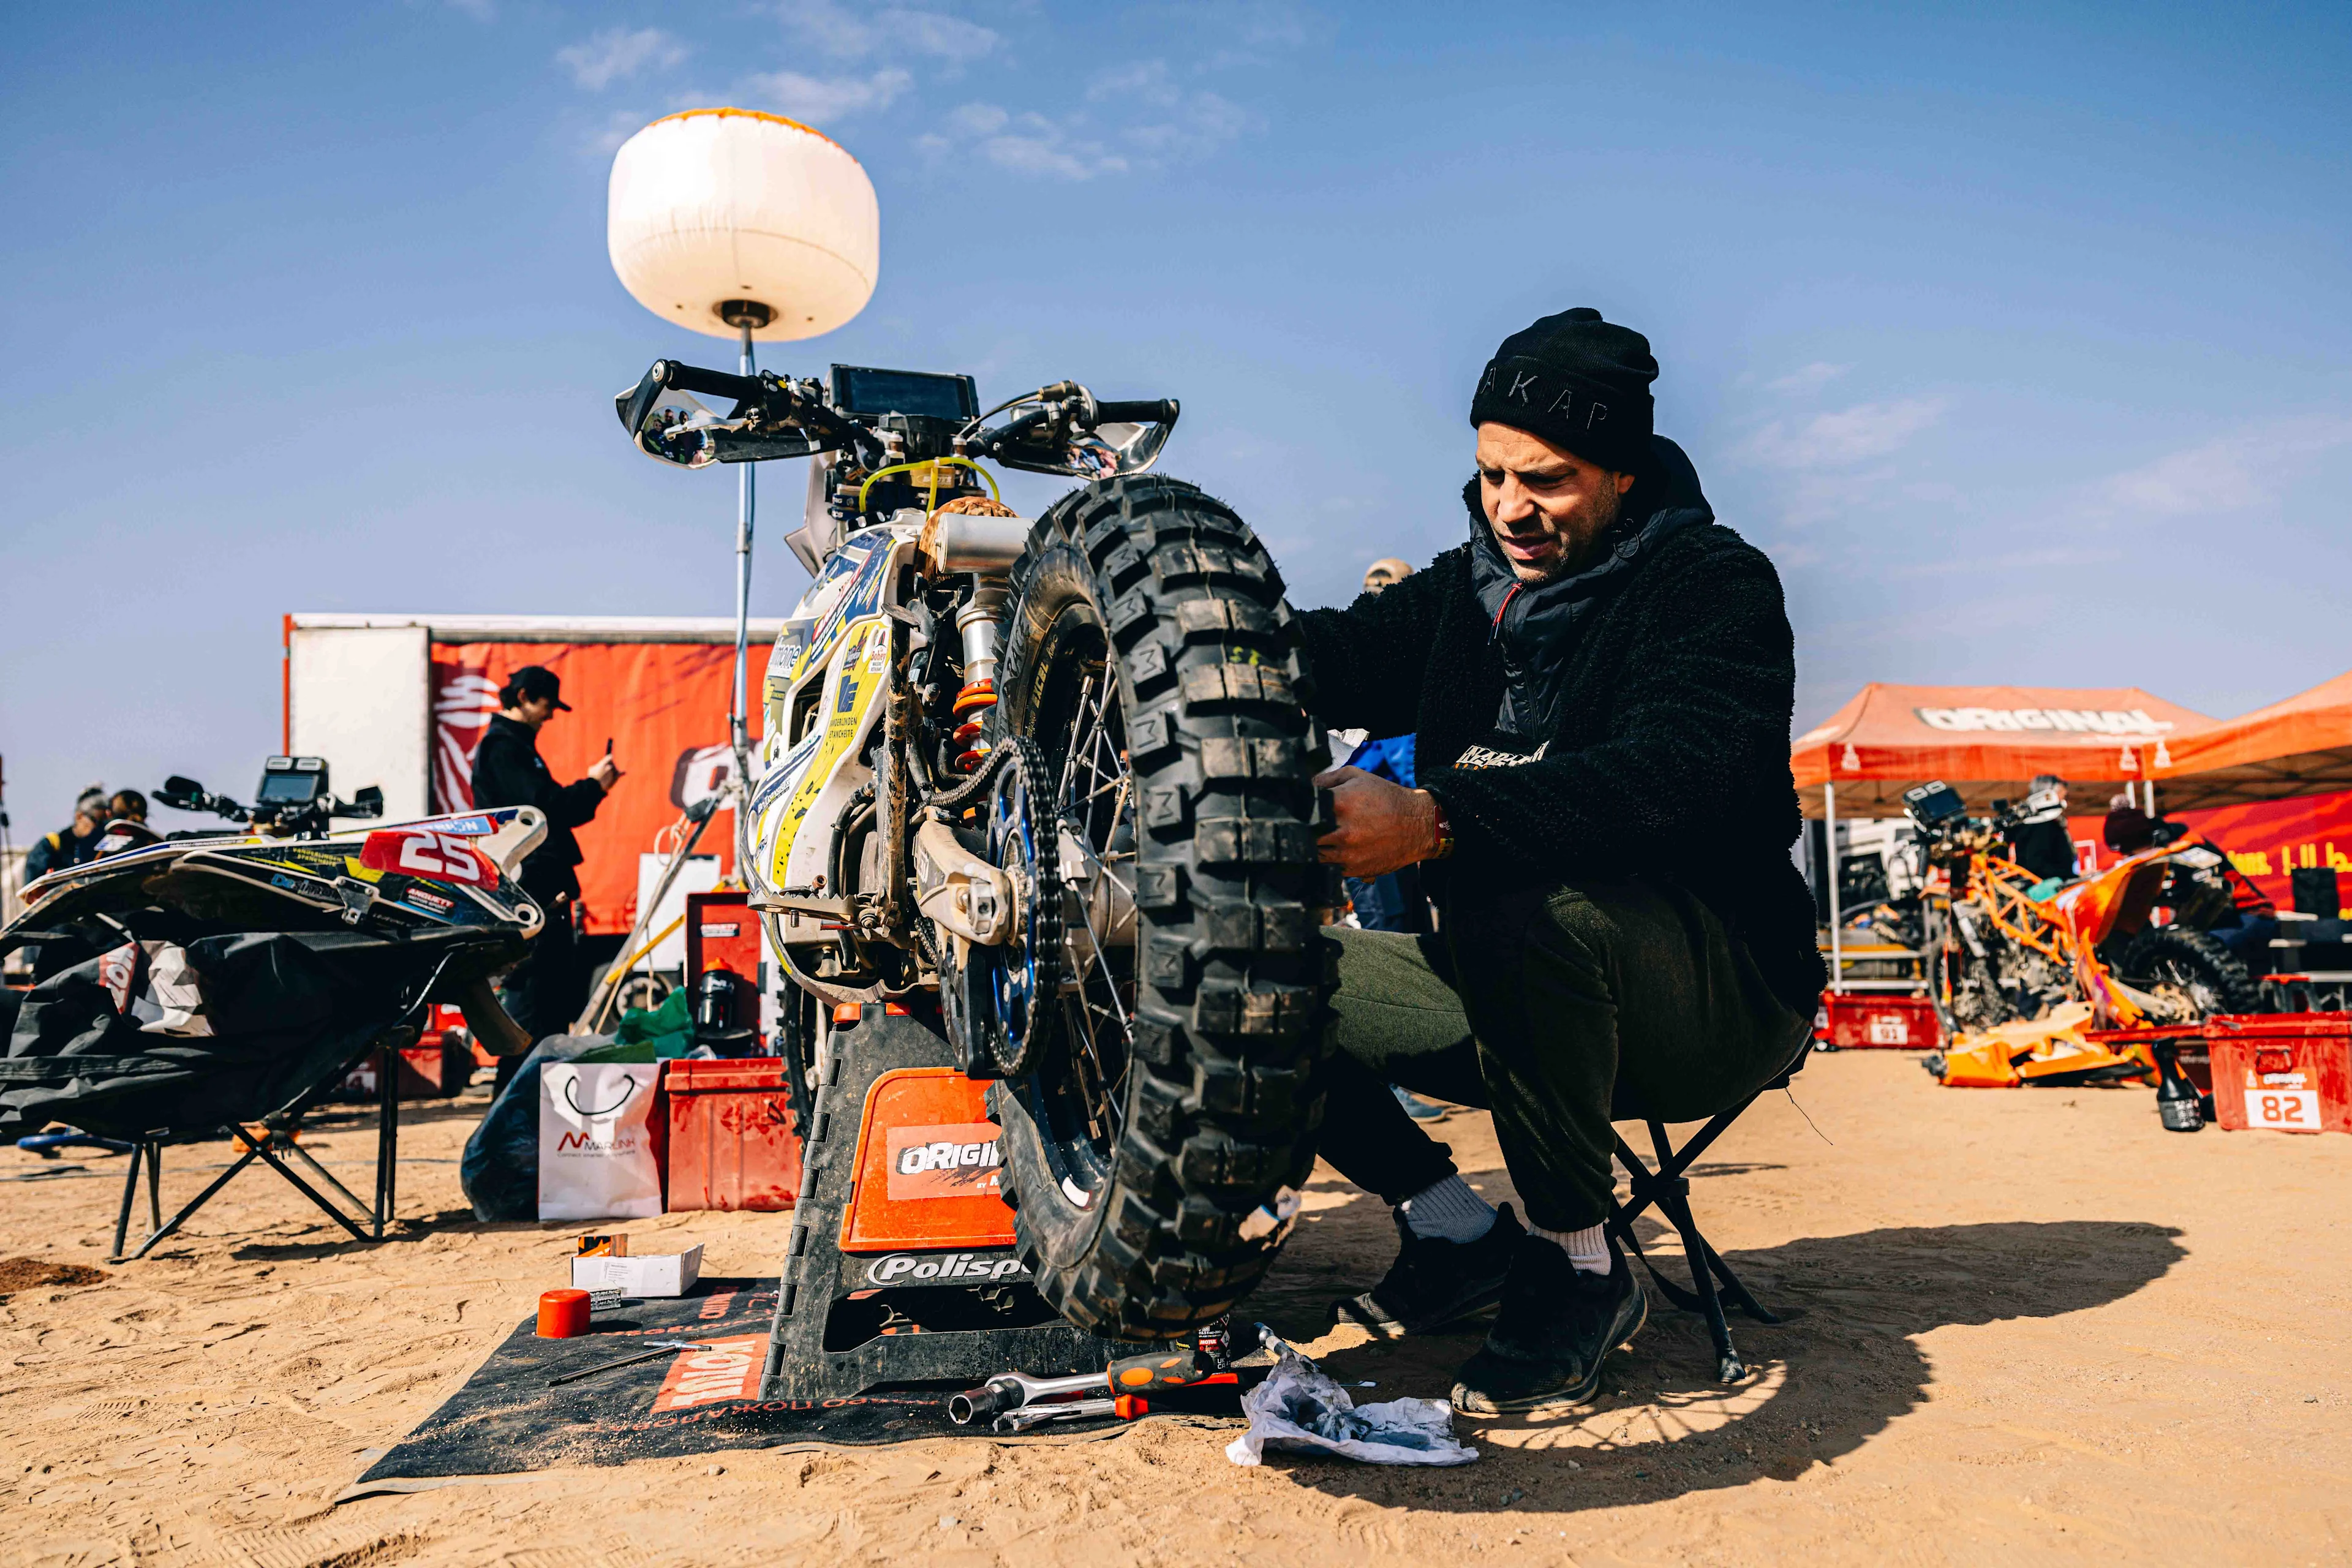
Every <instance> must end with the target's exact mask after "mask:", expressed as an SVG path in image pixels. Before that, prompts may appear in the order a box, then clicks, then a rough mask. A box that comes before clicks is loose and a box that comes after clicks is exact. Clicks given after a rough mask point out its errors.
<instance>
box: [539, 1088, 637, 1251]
mask: <svg viewBox="0 0 2352 1568" xmlns="http://www.w3.org/2000/svg"><path fill="white" fill-rule="evenodd" d="M660 1073H661V1064H660V1063H658V1062H585V1063H582V1062H548V1063H546V1064H544V1065H542V1066H541V1068H540V1069H539V1217H540V1218H541V1219H642V1218H644V1217H646V1215H657V1214H659V1213H661V1212H662V1192H661V1167H660V1165H659V1164H657V1163H656V1162H655V1159H654V1147H653V1137H652V1133H651V1131H650V1128H651V1119H652V1113H653V1104H654V1084H655V1082H656V1080H657V1079H658V1078H659V1075H660Z"/></svg>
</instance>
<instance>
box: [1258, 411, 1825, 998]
mask: <svg viewBox="0 0 2352 1568" xmlns="http://www.w3.org/2000/svg"><path fill="white" fill-rule="evenodd" d="M1654 447H1655V451H1656V457H1657V459H1658V460H1657V463H1656V465H1655V471H1654V473H1653V474H1652V475H1649V476H1645V477H1644V478H1643V479H1642V480H1641V481H1640V482H1638V483H1637V484H1636V485H1635V487H1634V488H1633V490H1631V491H1630V492H1628V494H1627V497H1626V516H1627V517H1628V519H1629V520H1632V521H1633V528H1635V529H1638V528H1639V526H1640V524H1641V522H1642V521H1647V520H1648V519H1650V518H1652V517H1654V515H1656V514H1657V513H1658V512H1659V511H1662V510H1666V509H1669V508H1676V507H1682V508H1693V507H1695V508H1697V509H1699V510H1703V511H1705V512H1706V518H1705V520H1704V521H1696V523H1695V525H1693V526H1686V527H1684V528H1681V529H1679V530H1678V531H1675V532H1674V533H1672V534H1671V536H1669V537H1668V538H1666V539H1665V540H1664V542H1662V543H1660V544H1659V546H1658V549H1657V553H1656V554H1654V556H1652V557H1651V558H1650V559H1649V560H1648V561H1647V562H1646V563H1643V565H1642V567H1641V569H1640V570H1638V571H1635V572H1633V573H1631V574H1626V575H1625V577H1624V580H1623V582H1622V585H1620V586H1618V587H1616V588H1615V589H1614V591H1613V592H1612V594H1611V595H1610V596H1609V597H1608V599H1607V600H1606V601H1605V602H1602V603H1601V604H1598V605H1595V606H1593V608H1592V609H1591V612H1590V613H1589V614H1588V615H1586V616H1584V617H1583V618H1582V620H1581V621H1580V624H1579V625H1578V626H1577V627H1576V628H1575V631H1574V634H1573V635H1574V636H1575V637H1576V639H1577V641H1576V646H1575V648H1574V651H1573V652H1572V653H1571V654H1570V656H1569V658H1570V663H1569V668H1568V670H1567V672H1566V677H1565V679H1564V680H1563V681H1562V682H1561V686H1562V694H1561V696H1560V698H1559V703H1558V707H1557V709H1556V710H1555V712H1554V715H1553V724H1552V732H1551V734H1550V735H1549V736H1548V737H1529V738H1528V744H1529V745H1530V746H1532V744H1533V743H1534V742H1537V741H1542V742H1544V747H1543V754H1542V756H1541V757H1539V758H1537V759H1534V760H1531V761H1528V762H1524V763H1520V764H1518V765H1517V766H1485V767H1464V766H1458V765H1455V764H1456V763H1459V762H1460V760H1461V759H1462V757H1463V754H1464V753H1465V752H1467V751H1470V750H1471V748H1473V747H1474V746H1481V745H1491V744H1493V743H1494V742H1495V741H1496V737H1495V736H1494V734H1493V731H1494V728H1495V721H1496V713H1497V711H1498V710H1499V709H1500V707H1501V704H1502V698H1503V690H1504V685H1505V677H1504V670H1503V660H1502V656H1501V652H1500V650H1499V649H1498V648H1497V647H1496V646H1495V645H1494V643H1493V642H1492V640H1491V637H1490V631H1491V626H1490V619H1489V617H1488V616H1487V615H1486V612H1485V611H1484V610H1483V609H1482V608H1481V607H1480V605H1479V603H1478V598H1477V595H1476V592H1475V587H1474V586H1473V584H1472V581H1471V568H1470V552H1471V547H1470V546H1469V545H1467V544H1465V545H1463V546H1461V547H1460V548H1458V549H1454V550H1449V551H1447V552H1445V553H1444V554H1443V555H1440V556H1439V557H1438V558H1437V559H1436V560H1435V561H1434V562H1433V563H1431V564H1430V566H1429V569H1428V570H1426V571H1423V572H1416V573H1414V574H1412V575H1411V576H1409V577H1406V578H1404V579H1403V580H1402V581H1401V582H1398V583H1394V584H1391V585H1390V586H1389V587H1387V588H1386V589H1384V590H1382V591H1381V592H1380V593H1377V594H1366V595H1363V596H1362V597H1360V598H1359V599H1358V600H1357V601H1356V602H1355V603H1354V604H1353V605H1349V607H1348V608H1346V609H1344V610H1314V611H1310V612H1307V614H1305V615H1302V616H1300V617H1299V619H1298V626H1299V630H1300V633H1301V637H1302V640H1303V641H1304V643H1305V645H1306V649H1307V657H1308V658H1309V660H1310V663H1311V668H1312V669H1313V673H1314V678H1315V694H1314V698H1313V700H1312V701H1311V702H1310V704H1309V706H1310V707H1311V708H1312V709H1313V710H1314V711H1315V713H1316V716H1317V717H1318V718H1320V719H1321V720H1322V721H1324V722H1326V723H1327V724H1330V725H1332V726H1334V727H1337V728H1340V729H1357V728H1361V729H1366V730H1369V731H1371V732H1372V733H1373V734H1374V735H1397V734H1403V733H1406V732H1408V731H1417V732H1418V735H1419V739H1418V740H1417V741H1416V742H1414V745H1415V762H1416V765H1417V772H1418V779H1419V784H1420V786H1421V787H1422V788H1423V789H1425V790H1427V791H1429V792H1430V794H1432V795H1435V796H1436V797H1437V798H1438V799H1439V800H1440V801H1442V802H1443V803H1444V805H1445V808H1446V815H1447V816H1448V817H1449V818H1450V820H1451V822H1452V824H1453V827H1454V840H1455V847H1454V858H1453V859H1452V861H1451V862H1450V863H1444V872H1443V875H1442V877H1441V878H1433V879H1432V880H1433V881H1435V882H1441V883H1442V885H1443V886H1444V895H1443V896H1444V903H1445V906H1446V907H1447V909H1448V910H1449V912H1450V913H1451V912H1452V911H1454V910H1460V911H1462V912H1464V913H1468V912H1470V911H1472V910H1475V908H1476V907H1477V904H1478V902H1479V901H1480V900H1482V899H1483V898H1485V897H1486V896H1489V895H1491V894H1493V893H1495V892H1499V891H1502V890H1505V889H1517V888H1526V887H1528V886H1530V885H1535V886H1545V885H1555V884H1559V883H1561V882H1567V881H1570V880H1573V879H1577V878H1579V877H1597V878H1614V877H1624V876H1632V875H1640V876H1643V877H1652V878H1659V879H1669V880H1672V881H1674V882H1676V883H1678V884H1680V885H1681V886H1683V887H1685V888H1687V889H1690V890H1691V891H1692V892H1693V893H1695V894H1696V895H1697V896H1698V897H1699V898H1700V899H1701V900H1704V901H1705V902H1706V905H1707V907H1708V908H1710V909H1711V910H1714V911H1715V912H1716V914H1717V916H1718V917H1719V918H1720V919H1721V920H1722V921H1724V923H1725V925H1726V926H1727V928H1729V930H1730V931H1732V933H1733V934H1734V935H1736V936H1738V937H1739V938H1740V939H1741V940H1742V941H1744V942H1745V943H1746V944H1747V947H1748V952H1750V954H1752V955H1753V957H1754V958H1755V961H1756V964H1757V967H1758V969H1759V971H1760V972H1761V973H1762V974H1763V977H1764V979H1765V981H1766V982H1767V983H1768V984H1769V985H1770V986H1771V988H1772V990H1773V992H1774V994H1777V995H1778V996H1779V997H1780V1000H1781V1001H1783V1002H1785V1003H1786V1004H1787V1005H1789V1006H1790V1007H1791V1008H1793V1009H1795V1010H1797V1011H1800V1012H1802V1013H1806V1014H1808V1015H1810V1014H1811V1011H1812V1010H1813V1008H1814V1006H1815V1005H1817V999H1818V998H1819V996H1820V994H1821V990H1822V984H1824V981H1825V974H1824V971H1823V967H1822V959H1821V954H1820V952H1819V950H1818V947H1817V945H1816V942H1815V939H1814V927H1813V906H1812V899H1811V895H1810V894H1809V893H1808V892H1807V890H1806V889H1805V885H1804V882H1803V880H1802V879H1801V878H1800V877H1799V876H1798V874H1797V868H1796V867H1795V865H1794V864H1793V862H1792V861H1791V860H1790V855H1789V848H1790V845H1791V844H1793V843H1794V842H1795V840H1796V837H1797V832H1798V828H1799V825H1800V818H1799V815H1798V811H1797V795H1796V787H1795V782H1794V780H1793V779H1792V777H1791V776H1790V771H1789V731H1790V716H1791V713H1792V711H1793V710H1794V707H1795V701H1796V643H1795V637H1794V636H1793V634H1791V632H1790V629H1789V616H1788V612H1787V610H1786V608H1785V606H1784V605H1783V603H1782V599H1781V595H1780V575H1779V574H1778V573H1776V572H1774V571H1773V569H1772V563H1771V562H1769V561H1768V560H1767V559H1765V557H1764V554H1763V552H1760V551H1759V550H1757V549H1755V548H1754V547H1753V546H1751V545H1749V544H1748V542H1746V541H1745V540H1743V539H1741V538H1740V537H1739V535H1738V534H1737V533H1734V532H1733V531H1731V530H1729V529H1727V528H1724V527H1722V526H1720V525H1718V524H1717V523H1716V522H1715V521H1713V519H1714V512H1713V511H1712V510H1711V509H1708V508H1707V505H1706V497H1705V495H1704V494H1702V493H1701V491H1700V489H1699V485H1698V476H1697V474H1696V472H1695V471H1694V470H1693V469H1692V468H1691V466H1690V460H1689V459H1688V458H1685V457H1684V456H1683V453H1682V450H1681V448H1679V447H1675V445H1674V444H1673V443H1671V442H1668V441H1664V440H1660V441H1657V442H1655V443H1654ZM1468 493H1469V498H1470V501H1471V526H1472V528H1474V529H1484V528H1485V527H1486V519H1485V517H1484V516H1483V515H1482V514H1480V512H1479V511H1478V510H1477V505H1476V494H1475V488H1474V489H1472V490H1471V491H1470V492H1468Z"/></svg>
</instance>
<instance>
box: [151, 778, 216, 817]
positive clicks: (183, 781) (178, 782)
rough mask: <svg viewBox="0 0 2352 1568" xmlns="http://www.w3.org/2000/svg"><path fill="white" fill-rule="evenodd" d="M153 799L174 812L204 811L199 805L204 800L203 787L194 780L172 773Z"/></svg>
mask: <svg viewBox="0 0 2352 1568" xmlns="http://www.w3.org/2000/svg"><path fill="white" fill-rule="evenodd" d="M155 798H156V799H157V800H160V801H162V802H163V804H164V805H168V806H171V807H172V808H173V810H175V811H201V810H203V809H204V806H203V805H202V804H201V803H202V802H203V800H204V798H205V786H204V785H202V784H198V783H197V782H196V781H195V780H194V779H190V778H182V777H181V776H180V775H179V774H178V773H173V775H172V776H171V777H170V778H167V779H165V780H164V781H163V788H162V789H159V790H157V791H156V792H155Z"/></svg>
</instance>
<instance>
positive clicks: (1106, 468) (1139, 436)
mask: <svg viewBox="0 0 2352 1568" xmlns="http://www.w3.org/2000/svg"><path fill="white" fill-rule="evenodd" d="M1175 428H1176V426H1174V425H1173V424H1160V423H1157V422H1155V423H1152V424H1150V425H1097V426H1095V427H1094V430H1093V433H1092V434H1090V435H1087V436H1085V437H1080V438H1079V440H1078V442H1077V446H1078V447H1079V449H1080V450H1081V451H1083V452H1085V453H1087V455H1088V456H1089V457H1091V458H1094V459H1095V460H1097V462H1099V463H1101V464H1102V468H1100V470H1099V474H1100V477H1102V478H1104V479H1108V478H1109V477H1110V476H1112V475H1113V474H1139V473H1141V472H1143V470H1144V469H1146V468H1150V467H1151V465H1152V464H1153V463H1154V462H1156V461H1158V459H1159V457H1160V447H1165V446H1166V445H1168V437H1169V436H1170V435H1171V433H1172V432H1173V431H1174V430H1175Z"/></svg>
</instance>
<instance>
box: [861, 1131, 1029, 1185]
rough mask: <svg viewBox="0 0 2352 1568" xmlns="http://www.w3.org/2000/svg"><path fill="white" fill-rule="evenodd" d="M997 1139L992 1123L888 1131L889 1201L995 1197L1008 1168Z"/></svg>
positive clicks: (886, 1145)
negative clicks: (997, 1144)
mask: <svg viewBox="0 0 2352 1568" xmlns="http://www.w3.org/2000/svg"><path fill="white" fill-rule="evenodd" d="M996 1135H997V1127H996V1124H995V1123H994V1122H992V1121H968V1122H959V1123H956V1124H954V1125H952V1126H946V1127H893V1128H890V1129H889V1130H888V1131H887V1142H886V1144H885V1147H886V1148H887V1151H888V1152H889V1158H890V1174H889V1180H888V1182H887V1184H886V1190H887V1193H888V1194H889V1198H890V1201H891V1202H892V1203H906V1202H909V1201H915V1200H922V1199H929V1198H968V1197H976V1196H982V1195H986V1196H990V1197H993V1196H995V1195H996V1194H997V1192H998V1191H999V1189H1000V1187H1001V1186H1002V1184H1003V1183H1002V1179H1001V1178H1002V1176H1003V1164H1004V1157H1003V1154H1002V1153H1001V1152H998V1150H997V1147H996Z"/></svg>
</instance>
